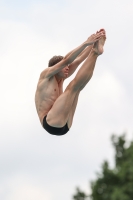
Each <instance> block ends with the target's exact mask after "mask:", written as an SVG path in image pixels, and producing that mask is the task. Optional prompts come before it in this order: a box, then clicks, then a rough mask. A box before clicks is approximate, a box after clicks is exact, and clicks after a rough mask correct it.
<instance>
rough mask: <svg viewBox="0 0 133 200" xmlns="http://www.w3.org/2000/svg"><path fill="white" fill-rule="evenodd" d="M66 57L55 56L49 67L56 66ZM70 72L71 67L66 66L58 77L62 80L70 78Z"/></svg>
mask: <svg viewBox="0 0 133 200" xmlns="http://www.w3.org/2000/svg"><path fill="white" fill-rule="evenodd" d="M63 58H64V57H63V56H60V55H59V56H53V57H52V58H51V59H50V60H49V63H48V67H52V66H54V65H55V64H57V63H59V62H60V61H61V60H62V59H63ZM68 70H69V67H68V66H66V67H64V68H63V69H62V70H61V71H60V72H59V73H58V74H57V76H58V77H60V78H66V77H67V76H68Z"/></svg>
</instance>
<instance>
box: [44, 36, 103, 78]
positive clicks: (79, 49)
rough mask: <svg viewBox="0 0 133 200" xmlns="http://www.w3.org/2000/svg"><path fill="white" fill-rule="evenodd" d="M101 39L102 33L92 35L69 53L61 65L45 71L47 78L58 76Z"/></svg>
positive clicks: (58, 64)
mask: <svg viewBox="0 0 133 200" xmlns="http://www.w3.org/2000/svg"><path fill="white" fill-rule="evenodd" d="M100 37H101V33H98V34H93V35H91V36H90V37H89V38H88V39H87V40H86V41H85V42H84V43H83V44H81V45H80V46H78V47H77V48H76V49H74V50H73V51H71V52H69V53H68V54H67V55H66V56H65V57H64V58H63V59H62V60H61V61H60V62H59V63H57V64H55V65H54V66H52V67H49V68H47V69H46V70H44V73H45V77H46V78H50V77H52V76H54V75H55V74H57V73H58V72H59V71H60V70H62V69H63V68H64V67H66V66H67V65H69V64H71V63H72V62H73V61H74V60H75V59H76V58H77V56H78V55H79V54H80V53H81V52H82V51H83V50H84V49H85V48H86V47H87V46H89V45H92V44H94V43H95V42H96V41H98V40H99V39H100ZM42 73H43V72H42Z"/></svg>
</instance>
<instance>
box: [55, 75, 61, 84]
mask: <svg viewBox="0 0 133 200" xmlns="http://www.w3.org/2000/svg"><path fill="white" fill-rule="evenodd" d="M55 78H56V80H57V83H60V82H61V81H62V80H63V78H61V77H59V76H58V75H55Z"/></svg>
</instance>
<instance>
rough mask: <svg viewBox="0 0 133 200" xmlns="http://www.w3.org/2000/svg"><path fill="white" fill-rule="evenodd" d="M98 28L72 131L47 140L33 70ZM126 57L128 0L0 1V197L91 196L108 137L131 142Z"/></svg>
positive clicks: (132, 25)
mask: <svg viewBox="0 0 133 200" xmlns="http://www.w3.org/2000/svg"><path fill="white" fill-rule="evenodd" d="M100 28H105V30H106V32H107V41H106V45H105V51H104V54H103V55H102V56H100V57H99V58H98V60H97V63H96V68H95V72H94V75H93V78H92V79H91V81H90V82H89V84H88V85H87V86H86V87H85V89H84V90H83V91H82V93H81V94H80V97H79V102H78V107H77V110H76V114H75V117H74V122H73V126H72V128H71V130H70V131H69V132H68V133H67V134H66V135H64V136H62V137H57V136H52V135H50V134H48V133H47V132H46V131H45V130H44V129H43V128H42V127H41V125H40V122H39V119H38V116H37V113H36V109H35V104H34V94H35V90H36V84H37V81H38V78H39V75H40V72H41V71H42V70H43V69H44V68H46V67H47V64H48V60H49V59H50V58H51V57H52V56H53V55H60V54H61V55H65V54H67V53H68V52H69V51H70V50H72V49H73V48H75V47H77V46H78V45H80V44H81V43H82V42H84V41H85V40H86V39H87V37H89V35H90V34H92V33H95V32H96V31H97V30H99V29H100ZM132 53H133V1H132V0H126V1H125V0H121V1H120V0H118V1H116V0H112V1H107V0H100V1H99V0H93V1H89V0H82V1H81V0H64V1H61V0H49V1H45V0H44V1H43V0H23V1H20V0H12V1H9V0H0V92H1V98H0V102H1V103H0V199H2V200H45V199H47V200H59V199H63V200H69V199H70V200H71V199H72V195H73V194H74V193H75V187H76V186H79V187H80V188H81V189H82V190H84V191H86V192H87V193H89V192H90V188H89V182H90V181H91V180H94V179H95V177H96V175H95V174H96V172H97V171H99V170H100V166H101V164H102V162H103V160H105V159H106V160H108V161H109V162H110V164H111V166H113V156H114V151H113V148H112V146H111V142H110V137H111V135H112V133H115V134H117V135H121V134H122V133H123V132H126V133H127V139H128V140H131V139H133V103H132V102H133V92H132V91H133V78H132V77H133V56H132ZM76 72H77V71H76ZM74 76H75V74H74ZM74 76H72V77H70V78H69V79H68V80H67V81H66V83H65V85H64V86H65V87H66V85H67V84H68V83H69V82H70V81H71V80H72V79H73V77H74ZM65 87H64V88H65Z"/></svg>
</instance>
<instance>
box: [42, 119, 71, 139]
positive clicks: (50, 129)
mask: <svg viewBox="0 0 133 200" xmlns="http://www.w3.org/2000/svg"><path fill="white" fill-rule="evenodd" d="M46 117H47V116H45V117H44V119H43V128H44V129H45V130H46V131H47V132H48V133H50V134H52V135H58V136H60V135H64V134H66V133H67V132H68V131H69V128H68V126H67V124H66V125H65V126H63V127H61V128H57V127H53V126H50V125H49V124H48V123H47V121H46Z"/></svg>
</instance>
